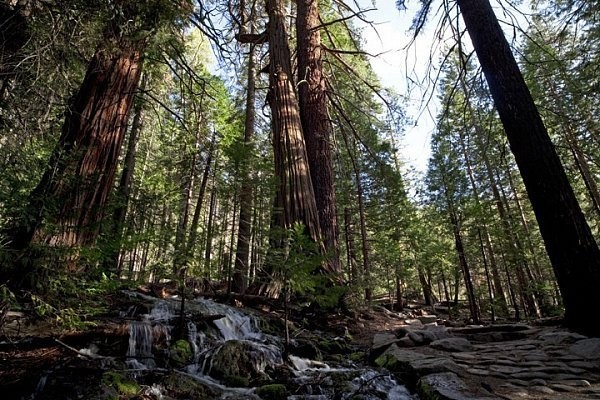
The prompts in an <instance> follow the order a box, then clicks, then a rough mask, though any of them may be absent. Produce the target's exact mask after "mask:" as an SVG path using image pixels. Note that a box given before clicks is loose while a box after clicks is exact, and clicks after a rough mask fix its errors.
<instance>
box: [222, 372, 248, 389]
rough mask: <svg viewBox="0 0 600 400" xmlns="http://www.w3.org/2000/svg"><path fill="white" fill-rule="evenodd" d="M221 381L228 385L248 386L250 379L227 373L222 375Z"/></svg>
mask: <svg viewBox="0 0 600 400" xmlns="http://www.w3.org/2000/svg"><path fill="white" fill-rule="evenodd" d="M223 383H224V384H225V385H226V386H229V387H248V386H250V380H249V379H248V378H246V377H243V376H237V375H227V376H225V377H223Z"/></svg>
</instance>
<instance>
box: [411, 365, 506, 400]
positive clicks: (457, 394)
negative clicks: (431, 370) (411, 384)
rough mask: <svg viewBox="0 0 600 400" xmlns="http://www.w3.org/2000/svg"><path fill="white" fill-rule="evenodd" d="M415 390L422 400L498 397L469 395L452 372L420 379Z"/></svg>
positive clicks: (487, 398)
mask: <svg viewBox="0 0 600 400" xmlns="http://www.w3.org/2000/svg"><path fill="white" fill-rule="evenodd" d="M417 390H418V393H419V396H420V398H421V399H423V400H430V399H431V400H433V399H436V400H496V399H498V397H495V396H493V397H491V396H485V395H477V394H473V393H469V391H468V388H467V385H466V384H465V383H464V382H463V381H462V379H460V378H459V377H458V375H456V374H455V373H452V372H442V373H439V374H431V375H427V376H424V377H422V378H421V379H420V380H419V382H418V384H417Z"/></svg>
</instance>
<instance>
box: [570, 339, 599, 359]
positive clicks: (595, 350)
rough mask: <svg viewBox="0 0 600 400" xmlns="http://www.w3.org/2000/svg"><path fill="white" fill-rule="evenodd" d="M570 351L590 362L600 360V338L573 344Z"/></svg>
mask: <svg viewBox="0 0 600 400" xmlns="http://www.w3.org/2000/svg"><path fill="white" fill-rule="evenodd" d="M569 351H570V352H571V353H572V354H575V355H576V356H580V357H583V358H586V359H588V360H598V359H600V338H592V339H583V340H579V341H578V342H576V343H575V344H573V345H572V346H571V347H570V348H569Z"/></svg>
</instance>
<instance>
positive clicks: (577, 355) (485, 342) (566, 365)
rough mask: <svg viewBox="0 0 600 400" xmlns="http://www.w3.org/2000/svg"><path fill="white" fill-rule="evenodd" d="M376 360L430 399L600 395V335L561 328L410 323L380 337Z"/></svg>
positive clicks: (552, 399)
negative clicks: (585, 334) (594, 336)
mask: <svg viewBox="0 0 600 400" xmlns="http://www.w3.org/2000/svg"><path fill="white" fill-rule="evenodd" d="M371 357H372V360H373V361H374V362H375V363H376V364H378V365H380V366H384V367H386V368H388V369H390V370H392V371H393V372H395V373H396V374H397V375H398V376H399V377H400V378H401V379H403V380H404V381H405V382H407V384H408V385H409V387H412V388H413V389H416V390H417V391H418V392H419V393H420V395H421V398H422V399H423V400H427V399H440V400H442V399H452V400H459V399H535V400H538V399H539V400H541V399H548V400H559V399H560V400H571V399H581V400H583V399H600V338H587V337H585V336H582V335H579V334H576V333H572V332H569V331H566V330H563V329H558V328H539V327H537V328H532V327H529V326H525V325H505V326H498V327H469V328H461V329H452V328H445V327H442V326H436V325H435V324H431V325H426V326H411V325H407V326H404V327H402V328H401V329H399V330H395V331H389V332H382V333H379V334H377V335H375V338H374V340H373V345H372V348H371ZM436 396H437V397H436Z"/></svg>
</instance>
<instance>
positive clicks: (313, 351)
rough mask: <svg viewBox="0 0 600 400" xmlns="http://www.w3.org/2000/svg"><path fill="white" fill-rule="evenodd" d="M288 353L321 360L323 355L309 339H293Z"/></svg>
mask: <svg viewBox="0 0 600 400" xmlns="http://www.w3.org/2000/svg"><path fill="white" fill-rule="evenodd" d="M290 353H291V354H293V355H295V356H300V357H304V358H309V359H311V360H318V361H323V355H322V354H321V351H320V350H319V349H318V348H317V346H316V345H315V344H314V343H313V342H312V341H310V340H295V341H293V342H292V346H291V349H290Z"/></svg>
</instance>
